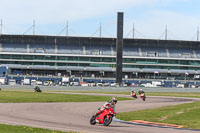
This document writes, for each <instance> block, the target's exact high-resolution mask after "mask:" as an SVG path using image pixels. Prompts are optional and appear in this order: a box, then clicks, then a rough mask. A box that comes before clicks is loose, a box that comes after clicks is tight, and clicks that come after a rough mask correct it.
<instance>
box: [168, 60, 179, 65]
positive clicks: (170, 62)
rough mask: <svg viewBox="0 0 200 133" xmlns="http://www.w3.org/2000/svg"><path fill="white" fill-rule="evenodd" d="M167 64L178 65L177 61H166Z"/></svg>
mask: <svg viewBox="0 0 200 133" xmlns="http://www.w3.org/2000/svg"><path fill="white" fill-rule="evenodd" d="M168 64H179V61H178V60H168Z"/></svg>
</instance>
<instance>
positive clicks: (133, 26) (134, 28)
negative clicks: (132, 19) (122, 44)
mask: <svg viewBox="0 0 200 133" xmlns="http://www.w3.org/2000/svg"><path fill="white" fill-rule="evenodd" d="M134 38H135V25H134V23H133V39H134Z"/></svg>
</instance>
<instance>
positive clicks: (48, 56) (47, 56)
mask: <svg viewBox="0 0 200 133" xmlns="http://www.w3.org/2000/svg"><path fill="white" fill-rule="evenodd" d="M55 59H56V57H55V56H50V55H45V60H55Z"/></svg>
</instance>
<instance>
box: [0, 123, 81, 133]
mask: <svg viewBox="0 0 200 133" xmlns="http://www.w3.org/2000/svg"><path fill="white" fill-rule="evenodd" d="M0 133H78V132H62V131H53V130H48V129H42V128H32V127H26V126H12V125H5V124H0Z"/></svg>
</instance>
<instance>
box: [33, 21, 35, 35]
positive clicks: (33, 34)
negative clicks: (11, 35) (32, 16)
mask: <svg viewBox="0 0 200 133" xmlns="http://www.w3.org/2000/svg"><path fill="white" fill-rule="evenodd" d="M33 35H35V20H33Z"/></svg>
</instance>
